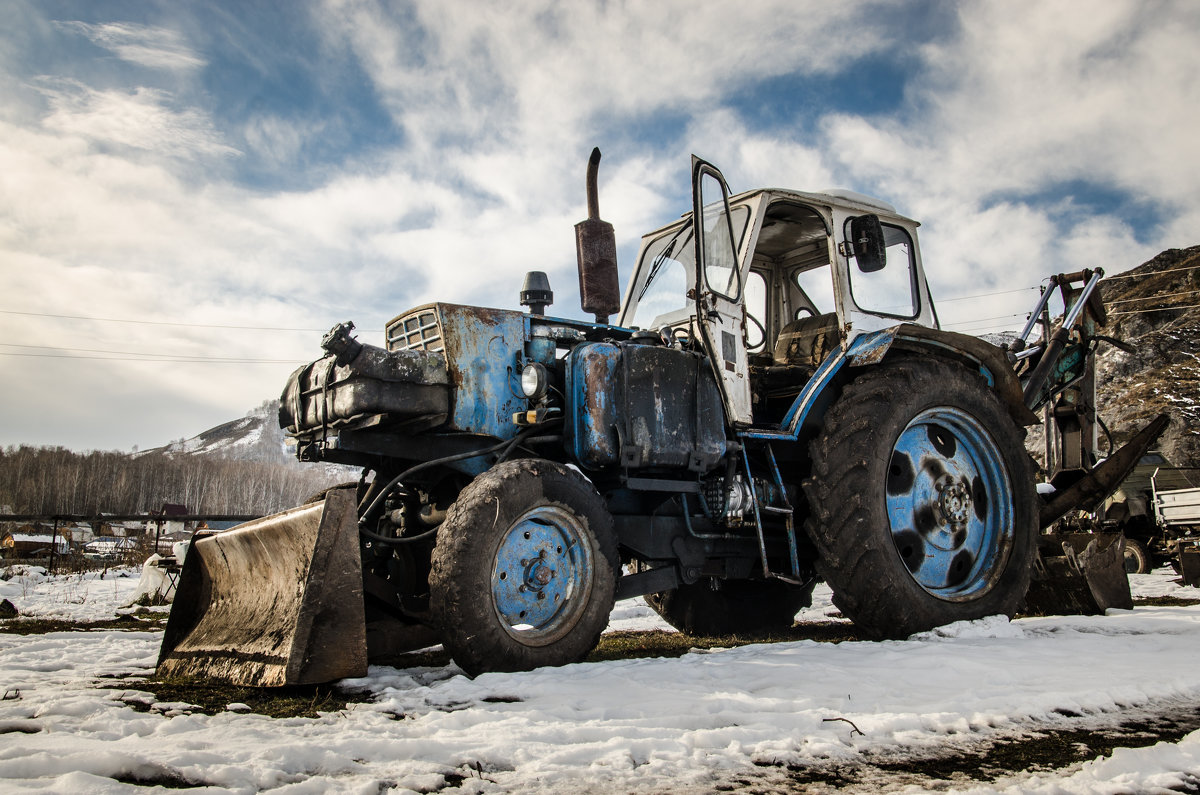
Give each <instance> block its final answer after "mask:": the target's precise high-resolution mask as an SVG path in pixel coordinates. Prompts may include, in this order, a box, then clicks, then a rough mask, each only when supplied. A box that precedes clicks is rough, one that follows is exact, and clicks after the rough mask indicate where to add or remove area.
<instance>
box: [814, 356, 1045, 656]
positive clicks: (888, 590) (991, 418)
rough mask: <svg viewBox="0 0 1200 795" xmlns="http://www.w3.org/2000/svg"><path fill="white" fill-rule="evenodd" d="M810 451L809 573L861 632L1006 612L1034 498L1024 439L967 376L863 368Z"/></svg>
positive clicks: (1020, 582)
mask: <svg viewBox="0 0 1200 795" xmlns="http://www.w3.org/2000/svg"><path fill="white" fill-rule="evenodd" d="M811 452H812V459H813V476H812V477H811V478H809V479H808V480H807V481H806V482H805V493H806V495H807V497H808V500H809V503H810V505H811V507H812V515H811V518H810V520H809V522H808V525H807V527H808V531H809V534H810V536H811V537H812V540H813V542H814V543H815V544H816V545H817V548H818V550H819V558H818V561H817V568H818V571H819V572H820V573H821V574H822V576H823V577H824V578H825V579H826V581H828V582H829V584H830V586H831V587H832V589H833V594H834V597H833V599H834V603H835V604H836V605H837V606H838V607H839V608H840V609H841V610H842V612H843V613H844V614H845V615H846V616H847V617H849V618H851V619H852V620H853V621H854V622H855V624H857V625H858V626H859V627H861V628H862V629H863V630H864V631H865V632H867V633H868V634H870V635H872V636H875V637H879V638H885V637H890V638H903V637H907V636H909V635H911V634H912V633H914V632H920V631H922V630H927V629H931V628H933V627H936V626H939V625H942V624H948V623H951V622H954V621H963V620H970V619H976V618H982V617H984V616H988V615H994V614H999V613H1004V614H1007V615H1010V616H1011V615H1013V614H1014V613H1015V612H1016V610H1017V607H1018V606H1019V605H1020V602H1021V600H1022V599H1023V598H1024V596H1025V591H1026V590H1027V589H1028V586H1029V576H1030V569H1031V565H1032V556H1033V553H1034V541H1035V539H1036V534H1037V511H1036V507H1037V495H1036V493H1035V491H1034V488H1033V472H1032V467H1031V461H1030V458H1029V456H1028V455H1027V454H1026V452H1025V449H1024V445H1023V433H1022V430H1021V429H1020V428H1019V427H1018V426H1017V425H1016V424H1015V423H1014V422H1013V420H1012V419H1011V417H1010V416H1009V415H1008V412H1007V411H1006V410H1005V408H1004V406H1003V405H1002V404H1001V403H1000V401H999V399H998V398H997V397H996V395H995V394H994V393H993V392H992V390H991V389H989V388H988V387H987V385H986V384H985V383H984V382H983V379H982V378H981V377H980V376H979V375H978V374H976V373H972V372H970V371H968V370H966V369H964V368H962V367H959V366H957V365H954V364H951V363H948V362H943V361H938V360H931V359H926V360H913V359H899V360H896V361H893V362H890V363H885V364H882V365H879V366H876V367H873V368H871V369H869V370H867V371H866V372H865V373H863V375H861V376H859V377H858V378H857V379H856V380H855V381H854V382H853V383H851V384H850V385H849V386H847V387H846V389H845V391H844V392H843V394H842V396H841V398H840V399H839V400H838V402H837V403H836V404H834V406H833V407H832V408H831V409H830V410H829V412H828V414H827V415H826V422H825V430H824V432H823V433H822V434H821V435H820V436H819V437H818V438H817V439H816V440H814V442H813V444H812V450H811Z"/></svg>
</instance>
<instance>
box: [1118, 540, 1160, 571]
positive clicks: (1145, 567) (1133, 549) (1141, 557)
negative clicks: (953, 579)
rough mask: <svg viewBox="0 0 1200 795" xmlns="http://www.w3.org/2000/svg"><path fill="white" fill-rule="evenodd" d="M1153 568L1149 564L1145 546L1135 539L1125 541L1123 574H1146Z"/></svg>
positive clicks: (1148, 553)
mask: <svg viewBox="0 0 1200 795" xmlns="http://www.w3.org/2000/svg"><path fill="white" fill-rule="evenodd" d="M1151 568H1153V566H1152V564H1151V562H1150V552H1149V550H1147V549H1146V545H1145V544H1144V543H1142V542H1141V541H1138V540H1137V539H1136V538H1126V539H1125V573H1126V574H1146V573H1148V572H1149V571H1150V569H1151Z"/></svg>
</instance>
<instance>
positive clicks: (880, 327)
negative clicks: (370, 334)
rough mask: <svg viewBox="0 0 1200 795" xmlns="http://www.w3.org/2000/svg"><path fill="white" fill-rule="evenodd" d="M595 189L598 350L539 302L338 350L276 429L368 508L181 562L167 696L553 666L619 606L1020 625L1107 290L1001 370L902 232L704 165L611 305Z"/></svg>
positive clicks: (271, 526) (611, 277)
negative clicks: (418, 672) (816, 593)
mask: <svg viewBox="0 0 1200 795" xmlns="http://www.w3.org/2000/svg"><path fill="white" fill-rule="evenodd" d="M599 157H600V155H599V151H598V150H597V151H594V152H593V153H592V159H591V162H590V163H589V168H588V176H587V185H588V206H589V216H590V217H589V218H588V219H587V220H585V221H583V222H581V223H580V224H578V225H577V226H576V233H577V243H578V257H579V287H580V294H581V303H582V306H583V309H584V311H585V312H586V313H588V314H592V315H594V316H595V319H594V322H592V321H580V320H572V319H567V318H560V317H554V316H551V315H548V314H547V313H546V311H547V307H549V306H550V305H551V303H552V300H553V297H552V293H551V291H550V286H549V284H548V283H547V279H546V277H545V275H544V274H542V273H531V274H529V276H528V277H527V279H526V282H525V286H524V289H523V290H522V291H521V295H520V298H521V303H522V305H524V306H526V307H527V308H528V311H527V312H517V311H511V310H501V309H487V308H481V307H475V306H460V305H455V304H446V303H435V304H430V305H426V306H421V307H418V308H415V309H412V310H410V311H408V312H405V313H404V314H401V315H400V316H398V317H396V318H395V319H394V320H392V321H391V322H390V323H389V324H388V325H387V329H386V337H385V340H384V344H383V345H382V346H372V345H368V344H365V343H362V342H360V341H358V340H356V339H355V338H353V337H352V335H351V331H352V329H353V325H352V324H348V323H347V324H341V325H339V326H337V327H335V328H334V329H333V330H332V331H331V332H330V333H329V334H328V335H326V337H325V339H324V340H323V342H322V347H323V348H324V350H325V352H326V355H324V356H323V357H322V358H320V359H318V360H317V361H314V362H313V363H311V364H309V365H307V366H305V367H302V368H300V369H299V370H297V371H296V372H295V373H294V374H293V375H292V376H291V378H290V379H289V381H288V383H287V386H286V389H285V390H284V392H283V396H282V398H281V408H280V424H281V425H282V427H283V428H284V429H285V430H286V431H287V433H288V434H290V435H291V436H292V437H294V438H295V440H296V443H297V447H296V449H297V454H298V456H299V457H300V459H301V460H304V461H314V462H334V463H338V464H350V465H354V466H356V467H361V468H362V470H363V477H362V479H361V480H360V481H359V482H358V483H357V484H352V485H350V486H349V487H347V488H342V489H336V490H333V491H331V492H330V493H328V494H327V495H324V497H323V498H322V499H320V500H318V501H315V502H314V503H312V504H311V505H308V506H301V507H300V508H296V509H293V510H292V511H288V512H286V513H284V514H279V515H277V516H273V517H267V518H266V519H263V520H259V521H257V522H252V523H249V524H247V525H243V526H242V527H239V528H235V529H233V530H230V531H227V532H225V533H220V534H216V535H212V536H208V537H198V538H197V539H196V540H195V541H194V543H193V548H192V551H191V552H190V553H189V556H188V558H187V562H186V565H185V569H186V570H185V572H184V575H183V577H182V579H181V582H180V585H179V591H178V593H179V596H178V597H177V600H176V605H175V608H174V610H173V612H172V614H171V619H170V625H169V627H168V630H167V633H166V637H165V639H164V643H163V650H162V657H161V662H160V672H163V673H168V674H177V675H204V676H215V677H218V678H225V679H229V680H231V681H238V682H242V683H250V684H263V685H270V684H284V683H295V682H313V681H323V680H328V679H333V678H337V677H341V676H348V675H357V674H361V673H362V672H363V671H364V670H365V666H366V661H367V659H369V658H370V657H377V656H381V655H386V654H389V653H392V652H395V651H398V650H400V649H403V648H413V647H419V646H427V645H430V644H434V643H439V642H440V643H442V644H444V646H445V648H446V649H447V650H449V652H450V654H451V655H452V656H453V658H454V660H455V661H456V662H457V663H458V665H459V666H461V667H462V669H463V670H464V671H466V672H467V673H468V674H472V675H474V674H478V673H481V672H485V671H513V670H526V669H531V668H535V667H538V666H545V665H562V664H566V663H571V662H575V661H578V660H580V659H582V658H583V657H584V656H585V655H587V654H588V652H589V651H590V650H591V649H592V648H593V647H594V646H595V645H596V643H597V641H598V638H599V636H600V633H601V631H602V630H603V629H604V628H605V626H606V624H607V622H608V618H609V613H610V611H611V610H612V608H613V604H614V601H615V600H619V599H627V598H630V597H636V596H642V597H645V598H646V600H647V602H648V603H649V604H650V605H651V606H652V607H653V608H654V609H655V610H656V611H658V612H659V613H660V614H661V615H662V616H663V618H665V619H666V621H668V622H669V623H670V624H672V625H673V626H675V627H677V628H678V629H680V630H682V631H685V632H688V633H694V634H703V635H728V634H747V633H762V632H770V631H772V630H780V629H786V628H788V627H790V626H791V625H792V622H793V618H794V616H795V615H796V613H797V611H798V610H799V609H801V608H802V607H804V606H806V605H808V604H809V603H810V599H811V595H812V590H813V587H814V584H815V583H816V582H817V581H818V580H821V579H823V580H824V581H826V582H827V583H828V584H829V586H830V587H831V588H832V591H833V594H834V601H835V604H836V605H837V606H838V607H839V608H840V609H841V611H842V612H843V613H844V614H845V615H846V616H847V617H849V618H850V619H852V620H853V621H854V623H855V624H856V625H857V627H858V628H859V630H860V631H861V632H862V633H864V634H865V635H867V636H870V637H874V638H903V637H907V636H908V635H911V634H912V633H914V632H918V631H922V630H928V629H930V628H933V627H936V626H939V625H943V624H947V623H950V622H954V621H961V620H969V619H976V618H980V617H983V616H989V615H994V614H1008V615H1012V614H1013V613H1014V612H1015V611H1016V610H1017V609H1018V607H1019V606H1020V604H1021V602H1022V599H1023V598H1024V597H1025V594H1026V590H1027V588H1028V586H1029V582H1030V576H1031V570H1032V568H1033V562H1034V560H1035V557H1036V555H1037V542H1038V534H1039V528H1040V527H1042V526H1044V525H1046V524H1049V522H1050V521H1053V518H1054V517H1048V516H1047V515H1046V513H1045V509H1046V505H1045V504H1044V503H1043V502H1042V501H1041V498H1039V495H1038V493H1037V491H1036V489H1035V465H1034V464H1033V462H1032V460H1031V458H1030V456H1029V455H1028V454H1027V453H1026V450H1025V446H1024V439H1025V426H1028V425H1031V424H1034V423H1037V422H1039V421H1041V420H1040V419H1039V416H1038V415H1037V414H1036V413H1035V410H1037V409H1040V408H1042V407H1043V406H1046V407H1048V408H1049V409H1053V410H1054V411H1059V409H1060V408H1061V404H1062V402H1063V401H1064V400H1067V401H1068V403H1071V405H1067V406H1066V408H1065V409H1062V411H1060V412H1059V413H1060V414H1062V416H1064V417H1065V416H1067V415H1068V414H1072V412H1074V414H1073V415H1072V416H1074V417H1075V420H1078V419H1079V417H1080V416H1081V415H1082V414H1085V413H1086V411H1083V412H1081V411H1080V410H1079V405H1076V404H1075V402H1073V401H1075V399H1074V398H1070V396H1069V392H1070V389H1071V388H1073V387H1074V388H1077V387H1078V384H1079V383H1080V382H1081V380H1083V379H1086V378H1088V377H1090V368H1091V353H1092V350H1093V348H1094V344H1093V343H1094V342H1095V340H1094V339H1093V336H1094V327H1095V326H1096V324H1097V322H1098V321H1099V322H1102V320H1103V318H1102V315H1103V307H1102V305H1101V303H1100V302H1099V296H1098V294H1096V292H1095V287H1096V283H1097V281H1098V280H1099V272H1096V273H1092V272H1084V273H1082V274H1073V275H1071V276H1070V277H1061V278H1060V279H1059V281H1061V286H1062V287H1063V291H1064V292H1063V295H1064V299H1065V307H1066V309H1067V310H1068V312H1067V313H1066V314H1067V316H1066V317H1065V318H1063V319H1062V320H1061V321H1060V322H1059V323H1058V324H1057V325H1053V326H1052V325H1050V324H1048V325H1047V326H1046V329H1045V331H1046V333H1044V334H1043V335H1042V341H1040V342H1037V344H1034V345H1031V346H1026V345H1025V339H1026V338H1028V337H1029V336H1030V330H1031V329H1032V328H1033V326H1034V321H1035V320H1036V319H1037V318H1038V317H1039V316H1041V315H1045V314H1046V313H1045V312H1044V311H1042V310H1044V309H1045V308H1046V305H1045V302H1043V305H1042V306H1041V307H1039V311H1038V312H1036V313H1035V316H1034V319H1031V321H1030V326H1029V327H1027V328H1026V331H1025V334H1024V335H1023V337H1022V338H1021V339H1020V340H1018V341H1017V342H1016V344H1014V345H1012V346H1009V347H1008V348H1001V347H997V346H995V345H992V344H989V343H988V342H985V341H983V340H980V339H978V338H975V337H971V336H966V335H963V334H957V333H953V332H950V331H945V330H942V329H941V328H940V327H939V324H938V319H937V315H936V313H935V310H934V305H933V301H932V299H931V297H930V294H929V288H928V285H927V284H926V279H925V274H924V270H923V266H922V262H921V253H920V249H919V247H918V245H917V223H916V222H915V221H913V220H911V219H908V218H905V217H904V216H902V215H900V214H899V213H897V211H896V210H895V208H893V207H892V206H891V205H888V204H886V203H884V202H881V201H878V200H876V199H872V198H868V197H866V196H862V195H858V194H853V193H850V192H842V191H836V192H834V191H831V192H827V193H803V192H797V191H791V190H754V191H749V192H745V193H739V194H736V195H731V193H730V191H729V190H728V188H727V186H726V182H725V179H724V178H723V177H722V175H721V173H720V172H719V171H718V170H717V169H716V168H715V167H713V166H712V165H711V164H709V163H706V162H704V161H702V160H699V159H695V158H693V162H692V170H691V174H692V188H693V198H692V208H691V211H690V212H689V213H687V214H686V215H684V216H683V217H681V218H680V219H679V220H677V221H675V222H674V223H672V224H670V225H669V226H666V227H664V228H662V229H659V230H657V231H654V232H651V233H650V234H648V235H646V236H645V237H644V238H643V242H642V246H641V251H640V253H639V255H638V261H637V264H636V267H635V268H634V271H633V275H632V278H631V280H630V282H629V284H628V285H627V286H626V288H625V291H624V298H623V299H622V298H621V296H620V290H619V285H618V277H617V265H616V245H615V238H614V235H613V231H612V227H611V226H610V225H609V224H607V223H605V222H604V221H602V220H600V219H599V213H598V201H597V191H596V174H597V167H598V163H599ZM1056 278H1057V277H1056ZM1075 281H1079V282H1081V283H1082V286H1081V287H1080V288H1074V287H1070V285H1072V284H1074V282H1075ZM1056 283H1057V282H1056ZM1047 320H1048V317H1047ZM1054 329H1058V330H1059V331H1058V332H1054ZM1080 405H1082V404H1080ZM1092 405H1093V406H1094V402H1093V404H1092ZM1084 408H1085V409H1086V408H1088V407H1087V406H1084ZM1092 410H1093V411H1094V409H1092ZM1085 419H1086V417H1085ZM1078 425H1079V423H1078V422H1075V425H1071V424H1070V423H1059V424H1058V425H1054V426H1053V427H1054V428H1055V429H1057V430H1055V432H1054V436H1055V439H1056V444H1057V445H1058V449H1059V454H1058V457H1057V460H1059V461H1066V462H1069V461H1071V460H1073V459H1072V455H1074V456H1075V457H1076V458H1078V459H1079V462H1078V464H1077V465H1072V466H1066V467H1065V468H1064V469H1065V470H1067V471H1066V472H1065V474H1064V475H1063V481H1062V482H1060V483H1059V484H1058V485H1059V486H1060V487H1061V488H1060V490H1059V492H1058V497H1059V498H1061V499H1062V502H1063V504H1066V503H1072V505H1071V507H1074V505H1075V504H1077V503H1078V502H1079V501H1080V499H1082V498H1083V497H1086V496H1088V495H1091V494H1092V492H1096V491H1098V490H1103V482H1104V478H1103V477H1101V478H1100V481H1102V482H1101V484H1100V485H1097V478H1096V473H1095V472H1092V471H1091V470H1092V464H1093V463H1094V459H1095V456H1094V455H1091V454H1090V450H1084V451H1083V452H1082V453H1080V452H1079V450H1075V451H1074V452H1072V449H1071V448H1072V445H1074V446H1075V447H1079V446H1080V445H1082V446H1083V447H1085V448H1087V447H1088V445H1089V443H1090V439H1091V436H1092V435H1094V433H1093V432H1092V430H1091V426H1090V425H1086V426H1085V428H1084V430H1080V428H1079V427H1076V426H1078ZM1128 455H1133V454H1132V453H1128V454H1127V457H1128ZM1088 457H1090V458H1091V459H1092V460H1088V461H1084V460H1083V459H1085V458H1088ZM1136 458H1137V456H1136V455H1134V460H1135V461H1136ZM1060 474H1062V473H1060ZM1110 479H1111V476H1110ZM1116 481H1119V478H1117V479H1116ZM1116 481H1114V483H1113V485H1115V483H1116ZM1072 495H1075V496H1074V497H1073V496H1072ZM1081 495H1082V496H1081ZM1072 501H1074V502H1072ZM1068 509H1069V508H1064V509H1063V510H1062V512H1065V511H1066V510H1068ZM1060 515H1061V514H1060Z"/></svg>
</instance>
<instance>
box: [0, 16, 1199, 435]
mask: <svg viewBox="0 0 1200 795" xmlns="http://www.w3.org/2000/svg"><path fill="white" fill-rule="evenodd" d="M1198 44H1200V4H1197V3H1193V2H1186V1H1185V0H1179V2H1154V1H1153V0H1136V1H1135V2H1119V1H1117V0H1103V1H1102V2H1101V1H1099V0H1078V2H1064V1H1062V0H1057V1H1056V0H1034V1H1032V2H1019V0H1003V1H1002V2H991V3H988V2H970V3H967V2H963V3H953V2H936V1H934V0H931V1H930V2H901V3H896V2H891V1H890V0H889V1H888V2H872V1H871V0H839V2H835V3H830V2H827V1H826V0H814V1H813V2H807V1H806V0H739V2H695V0H654V2H615V1H614V2H604V1H598V2H582V1H581V2H571V3H562V2H555V0H514V2H504V3H485V2H468V0H411V1H409V2H405V1H403V0H396V1H395V2H391V1H388V2H383V1H382V0H381V1H380V2H371V0H362V1H360V0H326V1H324V2H321V1H319V0H312V1H311V2H309V1H307V0H306V1H305V2H283V0H279V1H278V2H256V3H245V2H235V1H234V0H229V1H228V2H222V1H220V0H205V1H204V2H177V1H172V2H167V1H166V0H163V2H151V1H149V0H138V2H122V1H121V0H109V1H108V2H104V3H93V2H54V1H53V0H36V1H35V0H29V1H28V2H26V0H4V1H3V2H2V3H0V327H2V329H3V330H2V333H0V340H3V342H2V343H0V368H2V369H0V377H2V379H3V381H2V382H3V384H4V385H5V386H4V392H3V394H4V398H3V402H2V403H0V405H3V407H4V411H3V416H2V417H0V445H8V444H18V443H31V444H53V445H64V446H67V447H70V448H73V449H77V450H83V449H124V450H129V449H131V448H132V447H133V446H135V445H137V446H140V447H141V448H146V447H151V446H157V445H160V444H163V443H166V442H168V441H170V440H172V439H177V438H181V437H186V436H191V435H193V434H195V433H198V432H199V431H202V430H204V429H205V428H208V427H210V426H212V425H215V424H217V423H219V422H224V421H226V420H229V419H234V418H236V417H239V416H241V415H242V414H244V413H246V411H248V410H249V409H251V408H253V407H255V406H257V405H258V404H260V403H261V402H262V401H263V400H265V399H268V398H272V397H275V396H276V395H278V393H279V391H280V389H281V387H282V385H283V383H284V381H285V380H286V378H287V375H288V374H289V373H290V372H291V370H292V369H294V368H295V367H296V366H297V365H299V364H302V363H304V362H307V361H309V360H311V359H313V358H316V356H317V355H318V354H319V353H320V351H319V349H318V347H317V346H318V342H319V339H320V336H321V333H322V331H324V330H325V329H328V328H329V327H330V326H331V325H332V324H333V323H335V322H337V321H341V320H354V321H355V323H356V324H357V325H358V327H359V328H360V329H361V330H362V333H361V338H362V339H364V340H366V341H371V342H379V341H380V340H381V336H382V335H381V330H382V328H383V326H384V324H385V323H386V321H387V320H388V319H389V318H391V317H393V316H395V315H396V314H398V313H399V312H401V311H403V310H404V309H406V308H408V307H411V306H414V305H417V304H419V303H423V302H426V301H430V300H435V299H438V300H448V301H453V302H456V303H478V304H485V305H490V306H499V307H511V308H516V307H517V293H518V291H519V289H520V286H521V280H522V276H523V274H524V273H525V272H526V271H528V270H535V269H536V270H544V271H547V272H548V273H549V275H550V279H551V284H552V286H553V287H554V289H555V293H556V299H557V300H556V305H555V307H554V309H553V310H551V311H552V312H555V313H557V314H562V315H565V316H571V317H580V316H582V315H581V312H580V310H579V309H578V304H577V297H576V289H577V288H576V277H575V275H574V259H575V255H574V233H573V230H572V225H573V224H574V223H575V222H576V221H579V220H580V219H582V218H583V217H585V216H586V207H585V202H584V195H583V187H582V183H583V174H584V170H585V165H586V159H587V155H588V153H589V152H590V150H591V148H592V147H593V146H599V147H600V148H601V149H602V150H603V152H604V161H603V163H602V165H601V172H600V187H601V197H600V201H601V212H602V215H603V216H604V217H605V218H606V220H608V221H610V222H612V223H613V224H614V225H615V227H616V230H617V235H618V243H619V246H620V254H621V256H622V258H623V262H622V278H623V280H624V277H625V276H626V275H627V274H628V269H629V265H630V264H631V263H632V260H633V258H634V255H635V253H636V248H637V243H638V239H639V238H640V236H641V234H642V233H643V232H645V231H648V230H650V229H653V228H655V227H657V226H660V225H662V224H664V223H666V222H668V221H669V220H670V219H672V218H674V217H677V216H678V215H679V213H680V212H682V211H683V210H684V209H686V206H687V201H688V199H687V192H688V186H687V181H688V163H689V161H688V156H689V155H690V154H691V153H696V154H698V155H700V156H702V157H704V158H706V159H708V160H711V161H712V162H715V163H716V164H717V165H719V166H720V167H721V169H722V170H723V171H724V173H725V175H726V177H727V178H728V180H729V182H730V183H731V187H732V188H733V189H734V190H744V189H748V188H752V187H764V186H777V187H792V188H799V189H806V190H821V189H823V188H828V187H833V186H840V187H846V188H850V189H853V190H858V191H861V192H865V193H870V194H874V195H878V196H882V197H884V198H886V199H888V200H889V201H891V202H892V203H893V204H895V205H897V207H899V208H900V210H901V211H902V212H904V213H906V214H908V215H910V216H913V217H916V218H918V219H920V220H921V221H922V222H923V224H924V225H923V227H922V236H921V243H922V247H923V251H924V255H925V262H926V267H927V270H928V271H929V279H930V282H931V286H932V288H933V290H934V295H935V297H937V298H939V299H940V303H939V312H940V314H941V318H942V321H943V323H944V324H945V325H946V326H947V327H949V328H952V329H955V330H960V331H970V332H973V333H980V332H983V331H988V330H995V329H1002V328H1013V327H1017V326H1019V325H1020V323H1021V318H1020V317H1013V315H1014V314H1015V313H1019V312H1021V311H1022V310H1023V309H1024V310H1027V309H1028V308H1030V307H1031V305H1032V303H1033V302H1034V301H1035V300H1036V297H1037V291H1036V287H1037V285H1038V284H1039V283H1040V282H1041V281H1042V279H1044V278H1045V277H1046V276H1047V275H1049V274H1050V273H1054V272H1059V271H1063V270H1074V269H1077V268H1080V267H1085V266H1101V267H1104V268H1105V269H1107V270H1108V271H1109V272H1110V273H1112V272H1118V271H1121V270H1126V269H1128V268H1130V267H1133V266H1135V265H1137V264H1139V263H1141V262H1143V261H1144V260H1146V259H1148V258H1149V257H1151V256H1153V255H1154V254H1156V253H1158V252H1159V251H1161V250H1162V249H1165V248H1171V247H1182V246H1189V245H1193V244H1196V243H1200V179H1197V170H1198V169H1197V167H1198V165H1200V155H1198V154H1197V151H1198V147H1197V144H1196V140H1197V132H1196V131H1197V130H1198V129H1200V46H1198Z"/></svg>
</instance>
